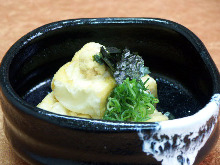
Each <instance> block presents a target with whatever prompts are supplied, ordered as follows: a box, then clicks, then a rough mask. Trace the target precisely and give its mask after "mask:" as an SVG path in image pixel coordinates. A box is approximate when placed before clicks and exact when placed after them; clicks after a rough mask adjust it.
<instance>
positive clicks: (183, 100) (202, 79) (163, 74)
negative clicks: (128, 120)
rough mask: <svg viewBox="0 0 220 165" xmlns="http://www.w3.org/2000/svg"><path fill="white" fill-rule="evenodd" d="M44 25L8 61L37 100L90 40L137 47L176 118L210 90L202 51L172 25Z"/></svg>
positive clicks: (164, 107) (164, 106) (23, 93)
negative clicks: (63, 67)
mask: <svg viewBox="0 0 220 165" xmlns="http://www.w3.org/2000/svg"><path fill="white" fill-rule="evenodd" d="M56 26H58V25H56ZM40 30H41V33H43V35H39V36H38V37H35V39H31V40H29V41H28V42H27V43H26V44H24V45H23V46H21V47H20V49H19V51H18V52H17V53H16V54H15V56H14V58H13V60H12V63H11V64H10V66H9V79H10V83H11V85H12V87H13V88H14V90H15V92H16V93H17V94H18V95H19V96H20V97H22V98H23V99H24V100H25V101H26V102H28V103H29V104H31V105H33V106H36V105H37V104H38V103H39V102H40V101H41V100H42V99H43V98H44V97H45V96H46V94H47V93H48V92H50V91H51V89H50V82H51V79H52V77H53V75H54V74H55V73H56V71H57V70H58V69H59V68H60V67H61V66H62V65H63V64H64V63H66V62H68V61H69V60H71V59H72V57H73V55H74V54H75V52H76V51H78V50H79V49H80V48H81V47H82V46H83V45H84V44H86V43H88V42H98V43H100V44H103V45H105V46H115V47H118V48H121V49H124V48H125V47H128V48H129V49H130V50H131V51H132V52H138V53H139V55H141V56H142V57H143V59H144V60H145V65H146V66H148V67H149V68H150V70H151V72H152V73H151V76H153V77H154V78H156V80H157V83H158V97H159V100H160V103H159V104H158V107H157V108H158V109H159V110H160V111H163V112H166V111H170V112H171V113H172V114H173V115H174V116H175V117H176V118H180V117H185V116H188V115H192V114H194V113H196V112H197V111H198V110H199V109H201V108H202V107H203V106H204V105H205V104H206V103H207V102H208V101H209V99H210V97H211V96H212V93H213V85H212V84H213V83H212V82H210V81H212V78H211V75H210V73H209V71H208V69H207V66H206V65H205V63H204V61H203V60H202V58H201V55H200V54H199V52H198V51H197V50H196V48H195V47H194V46H193V44H192V43H191V42H190V41H189V40H188V39H187V38H186V37H185V36H183V35H182V34H181V33H179V32H177V31H175V30H173V29H169V28H167V27H164V26H161V25H157V24H149V25H143V24H135V25H133V24H99V25H80V26H63V27H62V28H58V29H55V30H48V29H47V28H45V29H43V28H42V29H40ZM35 34H36V31H34V32H32V33H30V34H29V36H26V37H29V38H31V36H34V35H35ZM33 38H34V37H33Z"/></svg>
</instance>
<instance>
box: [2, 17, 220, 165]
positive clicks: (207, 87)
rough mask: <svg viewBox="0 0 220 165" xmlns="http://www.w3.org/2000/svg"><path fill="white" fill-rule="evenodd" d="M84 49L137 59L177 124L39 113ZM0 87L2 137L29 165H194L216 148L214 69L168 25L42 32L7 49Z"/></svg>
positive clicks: (64, 26)
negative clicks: (57, 77) (92, 46)
mask: <svg viewBox="0 0 220 165" xmlns="http://www.w3.org/2000/svg"><path fill="white" fill-rule="evenodd" d="M88 42H97V43H100V44H102V45H105V46H115V47H118V48H121V49H124V48H125V47H128V48H129V49H130V50H131V51H132V52H138V53H139V54H140V55H141V56H142V58H143V59H144V61H145V65H146V66H148V67H149V68H150V70H151V72H152V73H151V76H152V77H154V78H155V79H156V81H157V84H158V97H159V100H160V103H159V104H158V107H157V108H158V110H160V111H162V112H167V111H169V112H171V113H172V114H173V115H174V116H175V118H176V119H175V120H170V121H165V122H154V123H148V122H147V123H134V122H112V121H104V120H95V119H84V118H77V117H71V116H63V115H58V114H54V113H51V112H47V111H44V110H42V109H39V108H36V107H35V106H36V105H37V104H38V103H39V102H41V100H42V99H43V98H44V97H45V96H46V95H47V94H48V92H50V91H51V89H50V83H51V79H52V77H53V75H54V74H55V73H56V71H57V70H58V69H59V68H60V67H61V66H62V65H63V64H65V63H66V62H68V61H70V60H71V59H72V57H73V55H74V54H75V52H77V51H78V50H79V49H80V48H81V47H82V46H83V45H84V44H86V43H88ZM0 83H1V88H0V89H1V106H2V110H3V113H4V129H5V133H6V136H7V138H8V140H9V142H10V143H11V145H12V146H13V148H14V149H15V151H16V152H17V153H18V154H19V155H20V156H21V157H22V158H23V159H25V160H26V161H27V162H30V163H33V164H53V165H56V164H163V165H166V164H169V163H171V164H172V163H173V164H175V163H176V164H177V163H179V164H198V163H199V162H200V161H201V160H202V159H203V158H204V157H205V156H206V155H207V154H208V153H209V152H210V150H211V149H212V148H213V146H214V145H215V144H216V142H217V140H218V136H219V120H218V116H219V102H220V96H219V93H220V76H219V72H218V69H217V68H216V66H215V64H214V62H213V60H212V59H211V57H210V55H209V53H208V51H207V50H206V48H205V46H204V45H203V43H202V42H201V41H200V40H199V39H198V37H196V36H195V35H194V34H193V33H192V32H191V31H190V30H188V29H187V28H185V27H183V26H182V25H179V24H177V23H174V22H172V21H168V20H163V19H154V18H97V19H75V20H64V21H59V22H54V23H50V24H47V25H44V26H42V27H39V28H37V29H35V30H33V31H31V32H30V33H28V34H26V35H25V36H24V37H22V38H21V39H19V40H18V41H17V42H16V43H15V44H14V45H13V46H12V47H11V48H10V49H9V51H8V52H7V53H6V55H5V57H4V58H3V61H2V63H1V68H0Z"/></svg>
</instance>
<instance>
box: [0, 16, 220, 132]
mask: <svg viewBox="0 0 220 165" xmlns="http://www.w3.org/2000/svg"><path fill="white" fill-rule="evenodd" d="M100 24H102V25H105V24H119V25H122V24H123V25H124V24H127V25H128V24H132V25H134V24H135V25H139V24H144V25H158V26H162V27H165V28H168V29H171V30H174V31H175V32H178V33H180V34H181V35H183V36H184V37H185V38H186V39H187V40H188V41H189V42H190V43H191V44H192V45H193V46H194V48H195V49H196V51H198V52H199V54H200V56H201V58H202V59H203V61H204V63H205V65H207V68H208V70H209V72H210V73H212V74H211V76H212V79H213V80H214V84H213V85H214V89H213V91H214V93H213V95H214V94H215V93H220V85H219V84H220V83H219V82H220V76H219V72H218V69H217V67H216V65H215V64H214V62H213V60H212V58H211V56H210V55H209V53H208V51H207V49H206V48H205V46H204V44H203V43H202V41H201V40H200V39H199V38H198V37H197V36H196V35H195V34H194V33H193V32H191V31H190V30H189V29H187V28H186V27H184V26H182V25H180V24H178V23H176V22H173V21H170V20H166V19H160V18H145V17H126V18H125V17H117V18H114V17H106V18H80V19H68V20H61V21H57V22H52V23H49V24H45V25H43V26H41V27H38V28H36V29H35V30H33V31H31V32H29V33H27V34H25V35H24V36H23V37H21V38H20V39H19V40H18V41H16V42H15V43H14V44H13V45H12V46H11V48H10V49H9V50H8V51H7V52H6V54H5V56H4V57H3V59H2V62H1V66H0V84H1V90H2V97H3V96H4V97H5V99H7V100H8V101H9V102H10V103H11V104H12V105H14V106H15V107H16V108H17V109H19V110H20V111H22V112H24V113H26V114H29V115H32V116H34V117H36V118H38V119H41V120H44V121H46V122H49V123H52V124H55V125H58V126H61V127H66V128H71V129H80V130H93V131H131V130H135V131H136V130H140V129H145V130H154V129H158V127H159V124H158V123H160V122H120V121H105V120H101V119H85V118H78V117H73V116H65V115H60V114H55V113H52V112H49V111H45V110H43V109H40V108H37V107H34V106H32V105H30V104H28V103H26V102H25V101H24V100H23V99H22V98H21V97H20V96H18V94H16V92H15V91H14V89H13V88H12V86H11V85H10V81H9V75H8V73H9V66H10V64H11V61H12V60H13V58H14V55H15V54H16V52H18V51H19V50H20V49H21V48H22V47H24V46H25V45H27V44H28V43H29V42H31V41H32V40H34V39H37V38H38V37H40V36H42V35H44V34H45V33H48V32H52V31H55V30H57V29H60V28H63V27H68V26H81V25H100ZM204 59H205V60H204ZM218 83H219V84H218ZM1 100H4V99H1ZM210 100H211V98H210ZM199 111H201V110H198V112H199ZM198 112H196V113H195V114H197V113H198ZM195 114H194V115H195ZM188 117H189V116H187V117H185V118H188ZM183 119H184V118H179V119H174V120H183ZM172 121H173V120H169V121H165V122H169V123H170V122H172Z"/></svg>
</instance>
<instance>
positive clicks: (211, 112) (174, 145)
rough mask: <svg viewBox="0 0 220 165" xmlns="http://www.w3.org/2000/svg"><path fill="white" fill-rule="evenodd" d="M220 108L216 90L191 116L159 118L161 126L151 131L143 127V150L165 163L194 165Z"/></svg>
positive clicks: (140, 134) (165, 164)
mask: <svg viewBox="0 0 220 165" xmlns="http://www.w3.org/2000/svg"><path fill="white" fill-rule="evenodd" d="M219 108H220V94H215V95H213V97H212V99H211V100H210V102H209V103H208V104H207V105H206V106H205V107H204V108H202V109H201V110H200V111H199V112H197V113H196V114H194V115H192V116H189V117H184V118H180V119H175V120H169V121H164V122H160V123H159V125H160V127H159V128H158V130H155V132H153V133H152V134H150V135H149V134H147V133H144V132H143V131H140V132H139V133H138V135H139V137H140V139H141V140H143V151H144V152H145V153H146V154H147V155H153V157H154V158H155V159H156V160H157V161H161V164H162V165H171V164H173V165H192V164H193V163H194V161H195V158H196V156H197V154H198V152H199V150H200V149H201V148H202V147H203V146H204V145H205V143H206V142H207V140H208V139H209V137H210V135H211V133H212V131H213V129H214V126H215V124H216V123H217V120H218V114H219Z"/></svg>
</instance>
